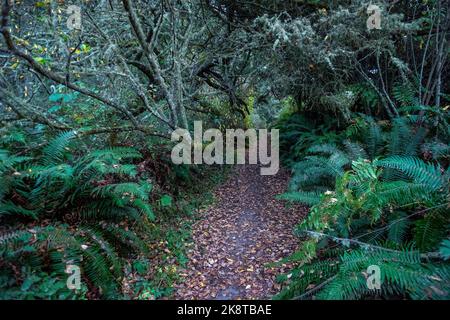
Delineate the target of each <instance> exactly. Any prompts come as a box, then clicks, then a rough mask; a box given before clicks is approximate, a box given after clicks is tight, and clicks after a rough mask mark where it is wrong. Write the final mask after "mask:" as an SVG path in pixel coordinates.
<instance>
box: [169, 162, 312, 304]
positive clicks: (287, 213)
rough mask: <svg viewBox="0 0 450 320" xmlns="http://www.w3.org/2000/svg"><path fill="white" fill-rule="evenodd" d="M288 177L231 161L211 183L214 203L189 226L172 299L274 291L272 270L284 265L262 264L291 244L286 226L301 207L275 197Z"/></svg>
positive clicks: (294, 242) (252, 296) (254, 296)
mask: <svg viewBox="0 0 450 320" xmlns="http://www.w3.org/2000/svg"><path fill="white" fill-rule="evenodd" d="M288 178H289V177H288V174H287V173H286V172H284V171H281V170H280V172H279V173H278V174H277V175H275V176H261V175H260V170H259V168H258V166H254V165H244V166H237V167H236V169H235V172H234V173H233V174H232V176H231V177H230V178H229V180H228V181H227V182H226V183H225V184H224V185H222V186H221V187H220V188H219V189H217V191H216V197H217V202H216V204H215V205H214V206H213V207H211V208H208V209H206V210H205V211H203V212H202V214H203V215H204V218H203V219H201V220H200V221H198V222H197V223H196V224H194V226H193V238H194V243H193V244H192V248H191V249H190V250H189V262H188V265H187V268H186V270H184V272H181V274H182V276H183V277H184V281H183V282H182V283H181V284H179V285H178V286H177V287H176V288H175V289H176V294H175V298H176V299H187V300H188V299H220V300H227V299H265V298H270V297H271V296H272V295H273V294H275V293H277V292H278V290H279V286H278V285H277V284H276V283H275V278H276V275H277V274H279V273H280V272H283V271H286V270H287V268H288V266H281V267H277V268H269V267H267V266H266V264H267V263H270V262H275V261H278V260H280V259H281V258H283V257H286V256H288V255H289V254H290V253H292V252H293V251H294V250H295V249H296V248H297V246H298V239H297V238H296V237H295V236H294V235H293V233H292V230H293V227H294V226H295V225H296V224H297V223H298V222H299V221H300V219H301V218H302V217H303V216H304V215H305V213H306V209H305V208H303V207H293V208H289V209H286V208H285V207H284V204H283V203H282V202H281V201H278V200H276V199H275V195H277V194H279V193H282V192H283V191H285V190H286V187H287V183H288Z"/></svg>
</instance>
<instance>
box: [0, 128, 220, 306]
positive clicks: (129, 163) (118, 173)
mask: <svg viewBox="0 0 450 320" xmlns="http://www.w3.org/2000/svg"><path fill="white" fill-rule="evenodd" d="M9 138H11V137H9ZM10 140H11V139H8V141H5V142H4V144H6V147H8V145H9V146H10V143H11V141H10ZM80 143H82V139H81V138H80V137H77V134H76V132H65V133H62V134H59V135H58V136H56V137H55V138H51V139H50V140H49V143H48V144H46V145H45V146H44V147H42V148H40V149H39V150H34V151H33V152H27V153H22V154H23V155H15V154H13V153H12V152H13V151H12V152H11V151H8V150H7V149H2V150H1V154H0V156H1V158H0V173H1V193H0V200H1V202H0V213H1V216H0V219H1V221H2V227H1V233H0V234H1V236H0V254H1V260H0V261H1V262H0V268H1V272H0V274H1V278H0V279H1V281H0V288H1V290H0V292H1V298H2V299H33V298H43V299H75V298H76V299H83V298H116V299H117V298H121V297H128V298H135V297H142V298H149V297H153V298H159V297H161V296H163V295H170V294H171V292H170V290H171V287H172V285H173V283H174V281H176V277H175V276H174V274H175V273H176V268H177V266H180V265H183V264H184V263H185V262H186V261H185V260H186V257H185V256H184V253H183V245H184V243H185V241H186V240H187V238H188V236H189V229H188V227H187V226H186V225H183V223H180V220H186V219H187V218H189V217H193V216H194V215H195V212H196V210H197V208H198V207H199V206H201V205H202V204H203V203H204V202H206V201H207V200H208V196H207V194H208V188H210V186H211V184H214V182H215V180H214V179H217V178H215V177H220V176H221V175H223V173H222V169H215V168H199V167H191V168H188V167H176V168H175V167H174V166H172V164H171V163H170V162H169V161H168V160H164V153H165V151H164V150H166V149H164V148H163V149H160V150H159V151H156V150H152V152H153V155H154V154H155V153H156V152H160V154H161V156H162V158H160V159H158V161H157V162H156V164H157V165H158V166H159V167H158V168H155V167H153V165H154V164H155V162H154V160H153V159H152V158H150V157H148V158H145V157H144V154H145V152H149V151H146V150H143V151H141V152H139V151H138V150H136V149H134V148H132V147H111V148H108V149H105V150H90V151H85V152H83V151H82V150H80V148H76V145H77V144H80ZM10 149H13V148H10ZM166 156H167V155H166ZM169 160H170V158H169ZM154 177H160V178H161V180H160V181H158V179H156V178H154ZM199 180H201V181H202V182H203V183H202V187H201V188H195V189H194V188H192V185H195V184H196V181H199ZM174 181H176V184H175V182H174ZM208 181H210V182H208ZM161 186H164V187H161ZM203 186H204V187H203ZM71 265H75V266H78V267H80V269H81V270H82V274H81V275H82V281H81V284H82V285H81V288H78V289H77V290H69V288H68V287H67V285H66V281H65V279H67V278H68V274H67V273H66V271H67V270H66V269H67V267H68V266H71Z"/></svg>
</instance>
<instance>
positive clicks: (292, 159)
mask: <svg viewBox="0 0 450 320" xmlns="http://www.w3.org/2000/svg"><path fill="white" fill-rule="evenodd" d="M421 110H426V112H425V114H424V115H422V114H421V113H420V111H421ZM403 111H404V112H403V114H404V115H402V116H399V117H396V118H394V119H392V120H391V121H386V120H379V119H376V118H374V117H371V116H368V115H364V114H355V118H354V119H353V121H352V123H351V124H350V125H349V126H348V127H346V128H343V129H338V128H337V127H336V123H335V122H333V121H326V122H325V123H324V124H322V125H320V126H318V127H315V128H314V129H313V128H310V126H311V122H310V121H308V119H307V118H306V117H304V116H302V115H300V114H291V115H290V116H289V118H287V119H286V120H281V121H280V122H279V123H278V125H277V126H278V127H280V128H281V129H282V130H283V129H284V130H283V131H282V135H281V144H282V146H284V148H285V150H284V151H285V152H284V156H285V158H284V159H285V163H286V164H287V165H288V166H290V167H291V168H292V172H293V176H292V179H291V182H290V190H289V191H288V192H287V193H285V194H283V195H280V198H281V199H285V200H287V201H293V202H301V203H305V204H308V205H310V206H311V209H310V213H309V215H308V217H307V218H306V220H305V221H302V222H301V223H300V224H299V226H298V227H297V232H298V234H299V236H300V237H301V238H302V239H303V240H302V244H301V249H300V250H299V251H297V252H296V253H295V254H293V255H292V256H291V257H289V258H288V260H292V261H296V262H297V263H299V265H300V266H299V267H298V268H296V269H295V270H293V271H292V272H291V273H290V274H287V275H282V276H280V277H279V280H280V281H283V282H285V281H286V282H287V284H286V286H285V289H284V290H283V291H282V292H281V293H280V294H279V295H278V296H277V298H279V299H285V298H300V299H308V298H311V297H315V298H317V299H362V298H387V299H388V298H394V297H395V298H412V299H448V298H449V294H450V264H449V263H448V261H447V260H448V258H449V257H450V251H449V243H450V242H449V241H450V240H449V238H448V235H449V227H450V224H449V223H450V220H449V219H450V216H449V212H450V207H449V203H450V193H449V190H450V188H449V183H450V169H449V161H450V147H449V142H450V140H449V137H450V132H449V125H448V121H449V115H448V113H447V112H445V111H444V112H442V111H439V110H437V109H434V108H425V107H407V108H406V107H405V108H404V109H403ZM333 125H334V128H335V130H332V129H331V130H330V128H333ZM370 266H378V267H379V268H380V272H381V287H380V288H379V289H375V290H373V289H372V290H371V288H369V286H368V285H367V281H368V277H369V275H370V274H368V271H367V270H368V268H369V267H370Z"/></svg>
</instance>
